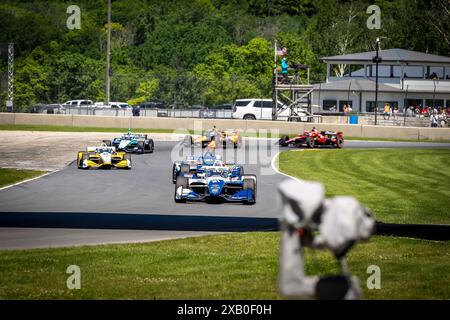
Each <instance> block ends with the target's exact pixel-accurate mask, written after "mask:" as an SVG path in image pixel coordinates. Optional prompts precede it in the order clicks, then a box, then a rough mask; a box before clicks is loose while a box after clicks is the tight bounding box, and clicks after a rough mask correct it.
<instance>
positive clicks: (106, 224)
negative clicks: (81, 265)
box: [0, 140, 450, 249]
mask: <svg viewBox="0 0 450 320" xmlns="http://www.w3.org/2000/svg"><path fill="white" fill-rule="evenodd" d="M258 141H259V142H258ZM272 143H273V142H266V141H264V142H262V140H255V141H254V142H252V143H251V144H250V146H249V145H247V146H246V148H242V149H238V150H234V149H233V148H228V149H226V150H225V151H223V150H218V153H223V152H226V153H225V154H223V157H224V159H225V160H226V161H230V162H237V163H240V164H242V163H243V164H244V168H245V173H246V174H250V173H252V174H256V175H257V176H258V185H257V203H256V204H255V205H242V204H227V203H224V204H207V203H187V204H177V203H175V202H174V200H173V195H174V184H173V183H172V181H171V170H172V159H179V158H180V156H181V152H185V153H191V152H192V151H191V150H190V148H189V149H188V150H186V148H184V149H183V148H181V147H180V146H179V144H177V143H175V142H155V152H154V153H153V154H145V155H132V161H133V168H132V169H131V170H87V171H85V170H79V169H77V167H76V165H75V164H74V163H73V164H71V165H70V166H68V167H67V168H65V169H64V170H61V171H58V172H55V173H53V174H51V175H48V176H45V177H42V178H40V179H37V180H34V181H30V182H26V183H23V184H20V185H17V186H14V187H11V188H7V189H4V190H1V191H0V203H1V204H2V205H1V208H0V249H20V248H37V247H50V246H69V245H84V244H101V243H119V242H141V241H154V240H163V239H169V238H177V237H186V236H194V235H203V234H210V233H215V232H234V231H256V230H271V229H274V228H276V227H277V217H278V215H279V210H280V206H279V202H278V195H277V191H276V186H277V184H278V183H279V182H281V181H282V180H284V179H287V177H285V176H283V175H281V174H278V173H276V172H275V171H274V170H273V169H272V167H271V159H272V158H273V156H275V155H276V154H277V153H278V151H279V150H278V149H277V148H276V147H275V148H269V147H268V145H267V144H272ZM345 147H346V148H401V147H420V148H449V147H450V144H436V143H409V142H406V143H397V142H362V141H346V145H345ZM174 148H175V149H174ZM283 150H286V148H283ZM198 152H201V150H200V151H199V150H196V151H194V153H195V154H198ZM173 154H175V156H172V155H173ZM74 157H75V155H74Z"/></svg>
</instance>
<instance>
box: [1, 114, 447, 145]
mask: <svg viewBox="0 0 450 320" xmlns="http://www.w3.org/2000/svg"><path fill="white" fill-rule="evenodd" d="M0 124H12V125H14V124H26V125H52V126H67V127H100V128H123V129H124V130H126V129H128V128H142V129H169V130H180V129H187V130H202V129H206V128H212V127H213V126H214V125H215V126H217V127H218V128H236V129H240V130H242V131H253V132H257V131H260V130H267V131H269V132H270V131H274V132H279V133H282V134H298V133H299V132H303V131H304V130H310V129H311V128H312V127H313V126H315V127H316V129H317V130H319V131H322V130H330V131H343V132H344V136H346V137H356V138H359V137H361V138H385V139H410V140H416V141H423V140H426V141H450V128H418V127H395V126H390V127H387V126H371V125H361V124H326V123H311V122H309V123H306V122H285V121H259V120H235V119H195V118H169V117H104V116H103V117H102V116H96V117H92V116H85V115H56V114H55V115H51V114H30V113H28V114H27V113H0Z"/></svg>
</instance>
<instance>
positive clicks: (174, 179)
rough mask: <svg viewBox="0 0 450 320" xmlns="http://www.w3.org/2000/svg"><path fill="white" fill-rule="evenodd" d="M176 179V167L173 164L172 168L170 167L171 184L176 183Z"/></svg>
mask: <svg viewBox="0 0 450 320" xmlns="http://www.w3.org/2000/svg"><path fill="white" fill-rule="evenodd" d="M177 177H178V174H177V166H176V164H175V163H174V164H173V166H172V182H173V183H175V182H177Z"/></svg>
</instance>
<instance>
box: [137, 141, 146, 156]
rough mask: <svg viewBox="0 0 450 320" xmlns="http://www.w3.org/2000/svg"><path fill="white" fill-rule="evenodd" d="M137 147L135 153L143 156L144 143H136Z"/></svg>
mask: <svg viewBox="0 0 450 320" xmlns="http://www.w3.org/2000/svg"><path fill="white" fill-rule="evenodd" d="M137 145H138V149H137V150H136V153H139V154H144V153H145V143H144V141H138V143H137Z"/></svg>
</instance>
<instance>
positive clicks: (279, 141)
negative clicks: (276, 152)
mask: <svg viewBox="0 0 450 320" xmlns="http://www.w3.org/2000/svg"><path fill="white" fill-rule="evenodd" d="M288 140H289V137H288V136H284V137H281V139H280V140H278V144H279V145H280V146H282V147H287V146H288V143H287V141H288Z"/></svg>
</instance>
